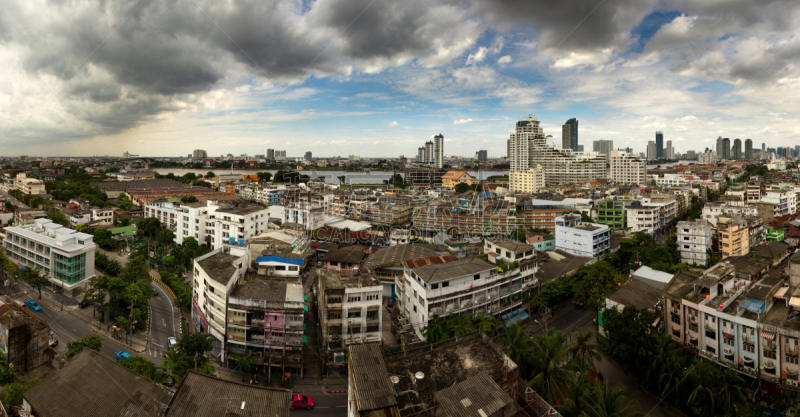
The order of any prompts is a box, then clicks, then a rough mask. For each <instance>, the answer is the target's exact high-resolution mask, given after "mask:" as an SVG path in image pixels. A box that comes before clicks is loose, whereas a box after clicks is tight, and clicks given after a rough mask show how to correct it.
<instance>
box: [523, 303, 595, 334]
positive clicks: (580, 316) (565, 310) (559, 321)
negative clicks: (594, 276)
mask: <svg viewBox="0 0 800 417" xmlns="http://www.w3.org/2000/svg"><path fill="white" fill-rule="evenodd" d="M572 300H573V299H572V298H570V299H569V300H564V301H563V302H561V303H559V304H558V305H557V306H555V307H554V308H553V311H552V316H551V317H550V319H548V320H547V324H546V325H547V328H548V329H556V330H560V331H561V332H562V333H564V334H567V333H571V332H574V331H575V330H576V329H577V328H579V327H580V328H582V329H583V330H590V329H591V330H595V324H594V323H592V320H594V318H595V317H596V316H597V313H596V312H595V311H593V310H588V309H582V308H579V307H578V306H576V305H575V303H574V302H573V301H572ZM539 322H541V320H539ZM529 326H531V329H532V331H531V333H533V334H537V333H543V332H544V325H540V324H537V323H536V322H534V321H533V320H532V321H531V322H530V325H529Z"/></svg>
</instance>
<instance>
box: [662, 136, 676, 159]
mask: <svg viewBox="0 0 800 417" xmlns="http://www.w3.org/2000/svg"><path fill="white" fill-rule="evenodd" d="M664 152H665V153H666V158H667V159H670V160H674V159H675V148H673V147H672V141H671V140H668V141H667V149H666V150H665V151H664Z"/></svg>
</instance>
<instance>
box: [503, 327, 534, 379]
mask: <svg viewBox="0 0 800 417" xmlns="http://www.w3.org/2000/svg"><path fill="white" fill-rule="evenodd" d="M500 340H501V343H502V344H503V346H504V347H505V351H506V353H507V354H508V357H510V358H511V360H512V361H514V362H515V363H516V364H517V366H518V367H519V373H520V375H522V377H523V378H525V379H529V378H531V376H532V375H530V373H531V370H530V365H529V359H530V357H531V355H532V349H533V343H532V341H531V338H530V335H529V333H528V329H527V328H526V327H524V326H522V325H520V324H519V323H514V324H512V325H511V326H509V328H508V329H506V331H505V332H503V336H502V337H501V339H500Z"/></svg>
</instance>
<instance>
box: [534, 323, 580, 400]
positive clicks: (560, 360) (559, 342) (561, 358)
mask: <svg viewBox="0 0 800 417" xmlns="http://www.w3.org/2000/svg"><path fill="white" fill-rule="evenodd" d="M532 343H533V349H532V352H533V355H531V356H532V357H531V367H532V370H533V375H534V376H533V378H532V379H531V380H530V381H529V382H528V385H529V386H530V387H531V388H533V389H534V390H536V392H538V393H539V395H541V396H542V398H544V399H545V400H546V401H547V402H548V403H550V404H554V403H563V402H564V400H565V398H566V393H567V392H568V388H569V382H570V380H571V372H570V371H569V370H568V367H566V366H563V365H564V364H565V363H566V362H567V359H568V357H569V351H568V347H567V344H566V340H565V339H564V335H563V334H562V333H561V332H560V331H558V330H555V329H548V330H547V331H546V332H545V333H544V334H538V335H536V336H534V337H533V340H532Z"/></svg>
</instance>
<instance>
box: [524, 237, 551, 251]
mask: <svg viewBox="0 0 800 417" xmlns="http://www.w3.org/2000/svg"><path fill="white" fill-rule="evenodd" d="M525 242H527V243H528V244H529V245H531V246H533V250H535V251H537V252H547V251H551V250H556V238H555V236H552V235H549V234H545V233H534V232H526V233H525Z"/></svg>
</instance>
